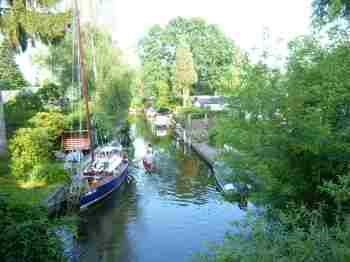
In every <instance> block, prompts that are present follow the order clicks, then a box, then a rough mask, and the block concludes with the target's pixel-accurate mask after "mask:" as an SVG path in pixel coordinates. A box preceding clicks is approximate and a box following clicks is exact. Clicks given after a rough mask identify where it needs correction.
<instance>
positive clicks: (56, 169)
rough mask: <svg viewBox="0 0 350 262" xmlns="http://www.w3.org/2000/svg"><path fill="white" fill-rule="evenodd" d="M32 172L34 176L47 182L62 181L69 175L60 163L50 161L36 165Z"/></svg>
mask: <svg viewBox="0 0 350 262" xmlns="http://www.w3.org/2000/svg"><path fill="white" fill-rule="evenodd" d="M33 173H34V177H35V178H38V179H42V180H44V181H45V182H47V183H48V184H54V183H59V182H64V181H65V180H66V179H67V178H68V177H69V173H68V172H67V171H66V170H64V168H63V164H62V163H60V162H52V161H51V162H44V163H41V164H39V165H36V166H35V167H34V169H33Z"/></svg>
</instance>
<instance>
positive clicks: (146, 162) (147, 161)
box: [143, 144, 154, 172]
mask: <svg viewBox="0 0 350 262" xmlns="http://www.w3.org/2000/svg"><path fill="white" fill-rule="evenodd" d="M143 167H144V168H145V169H146V171H147V172H151V171H152V170H153V169H154V166H153V149H152V145H151V144H149V145H148V149H147V153H146V155H145V156H144V158H143Z"/></svg>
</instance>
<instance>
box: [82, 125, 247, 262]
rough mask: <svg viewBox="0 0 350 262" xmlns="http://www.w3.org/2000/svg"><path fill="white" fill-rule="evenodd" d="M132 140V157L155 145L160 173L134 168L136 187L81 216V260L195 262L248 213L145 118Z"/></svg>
mask: <svg viewBox="0 0 350 262" xmlns="http://www.w3.org/2000/svg"><path fill="white" fill-rule="evenodd" d="M132 137H133V145H134V154H133V158H134V159H136V160H137V159H141V158H142V156H143V155H144V154H145V152H146V148H147V145H148V144H149V143H150V144H152V145H153V148H154V151H155V155H156V164H157V166H158V169H159V170H158V172H157V173H154V174H146V173H145V172H144V171H143V169H142V168H132V169H131V170H130V173H131V174H132V176H133V177H134V178H135V182H134V183H132V184H130V185H125V186H124V187H123V188H122V189H121V190H120V191H119V192H115V193H113V194H112V195H111V196H110V197H109V198H108V199H106V200H105V201H103V202H102V203H99V204H98V205H96V206H94V207H93V208H91V209H89V210H88V211H87V212H85V213H83V214H82V223H81V228H80V231H81V238H80V243H79V244H80V246H81V253H82V258H81V261H87V262H90V261H91V262H92V261H94V262H96V261H108V262H109V261H113V262H117V261H122V262H127V261H132V262H136V261H145V262H147V261H150V262H158V261H159V262H160V261H161V262H164V261H167V262H171V261H176V262H179V261H191V260H192V259H193V253H194V252H202V251H207V250H208V248H209V244H210V243H220V242H221V241H222V240H223V238H224V235H225V233H226V232H227V231H230V230H232V226H231V225H230V222H232V221H233V220H237V219H241V218H243V216H244V214H245V211H243V210H241V209H240V208H239V207H238V204H237V203H230V202H227V201H225V200H224V198H223V197H222V195H221V194H220V193H219V192H218V191H217V189H216V186H215V181H214V180H213V177H212V176H210V170H209V168H208V167H207V165H206V164H205V163H204V162H202V161H201V160H200V159H199V158H198V157H197V156H196V155H195V154H194V153H192V152H184V151H183V149H182V148H181V146H180V145H178V144H177V143H176V141H174V140H173V139H171V138H170V137H162V138H157V137H154V136H153V135H152V134H151V133H150V131H149V129H148V128H147V125H146V124H145V122H144V121H143V120H140V119H139V120H137V121H136V122H135V123H134V124H133V125H132ZM140 164H141V163H140ZM140 167H141V166H140Z"/></svg>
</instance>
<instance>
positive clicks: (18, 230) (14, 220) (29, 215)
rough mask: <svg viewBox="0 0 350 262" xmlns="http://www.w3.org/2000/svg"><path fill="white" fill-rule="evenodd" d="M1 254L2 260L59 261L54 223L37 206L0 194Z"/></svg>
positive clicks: (61, 259)
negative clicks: (17, 201)
mask: <svg viewBox="0 0 350 262" xmlns="http://www.w3.org/2000/svg"><path fill="white" fill-rule="evenodd" d="M0 216H1V223H0V256H1V260H2V261H6V262H12V261H13V262H16V261H38V262H41V261H42V262H44V261H45V262H49V261H52V262H60V261H66V258H64V257H63V249H62V243H61V241H60V239H59V238H58V237H57V235H55V233H54V226H55V224H54V223H53V221H51V220H50V219H49V218H48V215H47V210H46V209H45V208H43V207H40V206H32V205H28V204H25V203H15V202H9V201H8V200H6V198H5V197H4V196H0Z"/></svg>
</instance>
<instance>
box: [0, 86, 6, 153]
mask: <svg viewBox="0 0 350 262" xmlns="http://www.w3.org/2000/svg"><path fill="white" fill-rule="evenodd" d="M6 148H7V140H6V125H5V116H4V106H3V101H2V93H1V90H0V156H2V155H3V154H5V153H6Z"/></svg>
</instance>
